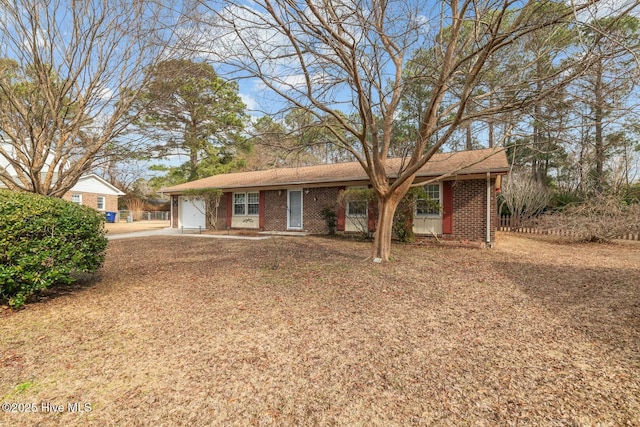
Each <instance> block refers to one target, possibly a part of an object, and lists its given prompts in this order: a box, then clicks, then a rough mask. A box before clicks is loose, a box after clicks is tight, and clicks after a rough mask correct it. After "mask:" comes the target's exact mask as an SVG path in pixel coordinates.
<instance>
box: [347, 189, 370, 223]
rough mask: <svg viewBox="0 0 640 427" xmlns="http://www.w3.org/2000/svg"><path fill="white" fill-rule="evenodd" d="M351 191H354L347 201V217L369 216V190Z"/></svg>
mask: <svg viewBox="0 0 640 427" xmlns="http://www.w3.org/2000/svg"><path fill="white" fill-rule="evenodd" d="M349 190H350V191H353V193H352V194H351V195H350V196H349V199H348V201H347V212H346V213H347V216H367V208H368V205H369V200H368V194H367V188H366V187H352V188H350V189H349Z"/></svg>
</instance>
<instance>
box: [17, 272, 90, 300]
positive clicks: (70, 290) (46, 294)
mask: <svg viewBox="0 0 640 427" xmlns="http://www.w3.org/2000/svg"><path fill="white" fill-rule="evenodd" d="M74 277H75V278H76V281H75V282H73V283H69V284H66V283H61V284H56V285H53V286H51V287H49V288H47V289H43V290H41V291H38V292H36V293H35V294H33V295H31V296H30V297H29V298H28V299H27V304H36V303H43V302H47V301H52V300H55V299H57V298H60V297H63V296H66V295H71V294H78V293H80V292H82V291H85V290H87V289H90V288H92V287H93V286H95V285H96V284H98V282H99V279H100V271H98V272H96V273H94V274H90V273H79V274H76V275H74Z"/></svg>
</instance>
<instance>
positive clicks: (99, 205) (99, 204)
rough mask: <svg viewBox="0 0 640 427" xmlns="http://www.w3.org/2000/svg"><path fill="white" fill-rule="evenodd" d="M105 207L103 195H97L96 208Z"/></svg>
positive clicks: (101, 208) (101, 209) (102, 208)
mask: <svg viewBox="0 0 640 427" xmlns="http://www.w3.org/2000/svg"><path fill="white" fill-rule="evenodd" d="M104 209H105V197H104V196H98V210H99V211H103V210H104Z"/></svg>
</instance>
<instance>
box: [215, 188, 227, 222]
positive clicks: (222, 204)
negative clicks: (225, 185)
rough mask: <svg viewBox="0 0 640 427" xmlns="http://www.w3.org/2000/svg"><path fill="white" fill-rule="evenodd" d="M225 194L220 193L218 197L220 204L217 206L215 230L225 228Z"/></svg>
mask: <svg viewBox="0 0 640 427" xmlns="http://www.w3.org/2000/svg"><path fill="white" fill-rule="evenodd" d="M226 221H227V195H226V193H225V194H222V197H220V205H219V206H218V220H217V221H216V229H217V230H226V229H227V222H226Z"/></svg>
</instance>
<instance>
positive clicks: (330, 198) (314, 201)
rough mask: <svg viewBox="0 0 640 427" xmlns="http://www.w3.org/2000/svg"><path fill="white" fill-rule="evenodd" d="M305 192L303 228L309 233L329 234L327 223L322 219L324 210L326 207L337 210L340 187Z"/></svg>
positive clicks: (311, 189)
mask: <svg viewBox="0 0 640 427" xmlns="http://www.w3.org/2000/svg"><path fill="white" fill-rule="evenodd" d="M308 190H309V193H306V191H307V190H305V191H303V192H302V194H303V198H304V202H303V205H302V206H303V216H302V226H303V228H304V230H305V231H306V232H308V233H314V234H327V233H329V229H328V228H327V222H326V221H325V219H324V218H322V210H323V209H324V208H326V207H330V208H332V209H334V210H335V209H337V205H338V192H339V190H340V189H339V188H338V187H320V188H309V189H308Z"/></svg>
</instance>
